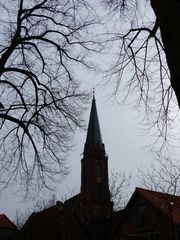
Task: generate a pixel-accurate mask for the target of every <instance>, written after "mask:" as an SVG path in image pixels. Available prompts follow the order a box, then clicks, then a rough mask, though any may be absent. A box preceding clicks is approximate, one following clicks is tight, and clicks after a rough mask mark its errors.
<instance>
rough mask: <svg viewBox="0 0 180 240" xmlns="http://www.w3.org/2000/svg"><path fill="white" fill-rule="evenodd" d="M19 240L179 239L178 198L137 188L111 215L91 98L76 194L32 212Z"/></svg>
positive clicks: (102, 147) (105, 164) (104, 159)
mask: <svg viewBox="0 0 180 240" xmlns="http://www.w3.org/2000/svg"><path fill="white" fill-rule="evenodd" d="M18 239H23V240H30V239H31V240H178V239H180V197H178V196H173V195H169V194H165V193H159V192H155V191H151V190H147V189H142V188H136V189H135V191H134V193H133V195H132V196H131V198H130V200H129V202H128V204H127V206H126V207H125V208H124V209H123V210H120V211H113V202H112V201H111V198H110V191H109V182H108V156H107V154H106V151H105V145H104V143H103V141H102V136H101V130H100V124H99V120H98V113H97V108H96V100H95V97H94V96H93V99H92V105H91V111H90V117H89V124H88V129H87V137H86V142H85V145H84V152H83V157H82V159H81V188H80V193H79V194H77V195H75V196H73V197H72V198H70V199H67V200H66V201H65V202H64V203H62V202H60V201H57V203H56V204H55V205H54V206H51V207H49V208H47V209H44V210H43V211H40V212H34V213H32V214H31V216H30V217H29V219H28V220H27V222H26V223H25V224H24V226H23V227H22V229H21V230H20V231H19V237H18Z"/></svg>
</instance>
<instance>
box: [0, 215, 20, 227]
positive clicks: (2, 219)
mask: <svg viewBox="0 0 180 240" xmlns="http://www.w3.org/2000/svg"><path fill="white" fill-rule="evenodd" d="M0 228H14V229H15V228H17V227H16V225H15V224H14V223H13V222H11V220H10V219H9V218H8V217H7V216H6V215H5V214H0Z"/></svg>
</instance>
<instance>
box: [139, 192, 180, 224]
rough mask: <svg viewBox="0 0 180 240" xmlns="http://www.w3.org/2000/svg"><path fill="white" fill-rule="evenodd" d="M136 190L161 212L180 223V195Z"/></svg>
mask: <svg viewBox="0 0 180 240" xmlns="http://www.w3.org/2000/svg"><path fill="white" fill-rule="evenodd" d="M136 191H137V192H138V193H139V194H140V195H141V196H142V197H144V198H145V199H146V200H147V201H148V202H150V203H151V204H152V205H153V206H154V207H156V208H158V209H159V210H160V211H161V213H163V214H164V215H166V216H168V217H169V218H170V219H171V220H173V222H174V223H175V224H179V223H180V196H174V195H170V194H166V193H161V192H155V191H151V190H147V189H142V188H136Z"/></svg>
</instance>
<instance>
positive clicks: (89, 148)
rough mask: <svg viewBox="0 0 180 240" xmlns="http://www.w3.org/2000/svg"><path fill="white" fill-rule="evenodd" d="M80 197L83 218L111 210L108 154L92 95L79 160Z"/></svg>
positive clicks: (110, 211)
mask: <svg viewBox="0 0 180 240" xmlns="http://www.w3.org/2000/svg"><path fill="white" fill-rule="evenodd" d="M80 199H81V200H80V215H81V219H83V220H91V219H94V218H97V217H101V216H105V215H109V214H110V213H112V211H113V203H112V202H111V201H110V191H109V183H108V156H107V155H106V152H105V147H104V144H103V141H102V137H101V131H100V126H99V120H98V114H97V109H96V101H95V97H94V96H93V100H92V106H91V112H90V118H89V125H88V131H87V137H86V142H85V145H84V153H83V158H82V160H81V192H80Z"/></svg>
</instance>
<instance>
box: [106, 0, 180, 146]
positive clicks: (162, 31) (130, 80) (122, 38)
mask: <svg viewBox="0 0 180 240" xmlns="http://www.w3.org/2000/svg"><path fill="white" fill-rule="evenodd" d="M103 2H104V3H105V5H106V6H108V8H109V10H110V14H111V19H112V18H114V22H115V24H116V26H115V27H113V31H112V26H111V25H110V30H109V33H110V34H109V35H108V36H111V37H110V41H112V42H113V44H114V46H115V47H116V49H115V59H116V61H115V62H114V63H113V65H112V68H111V69H110V71H108V72H107V77H108V79H110V80H111V82H113V81H114V82H115V83H116V84H115V93H116V94H117V92H118V90H119V87H120V86H124V87H125V88H126V94H125V99H126V98H127V96H128V95H129V94H132V95H133V96H134V98H136V101H135V102H136V104H135V105H136V106H137V105H138V106H140V108H141V111H142V109H143V110H144V111H145V113H146V115H145V116H146V117H145V118H146V119H145V120H146V121H147V122H148V125H147V126H148V131H149V130H151V129H152V128H153V129H156V131H157V132H158V140H161V139H162V142H161V144H162V146H163V144H164V140H167V136H168V130H169V128H168V127H167V126H168V125H169V123H171V122H172V121H173V120H174V119H175V118H176V117H177V112H178V107H177V106H178V105H179V107H180V104H179V103H180V101H179V99H180V94H179V91H180V90H179V89H180V87H179V75H180V74H179V69H180V67H179V55H180V48H179V39H180V37H179V36H180V31H179V30H177V23H178V22H179V9H180V3H179V1H176V0H174V1H168V0H165V1H163V0H157V1H156V0H151V1H148V0H147V1H144V0H138V1H137V0H132V1H129V0H104V1H103ZM153 10H154V11H153ZM108 21H109V18H108ZM123 90H124V88H123ZM174 93H175V94H174ZM121 94H122V93H121ZM149 124H150V125H149Z"/></svg>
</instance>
